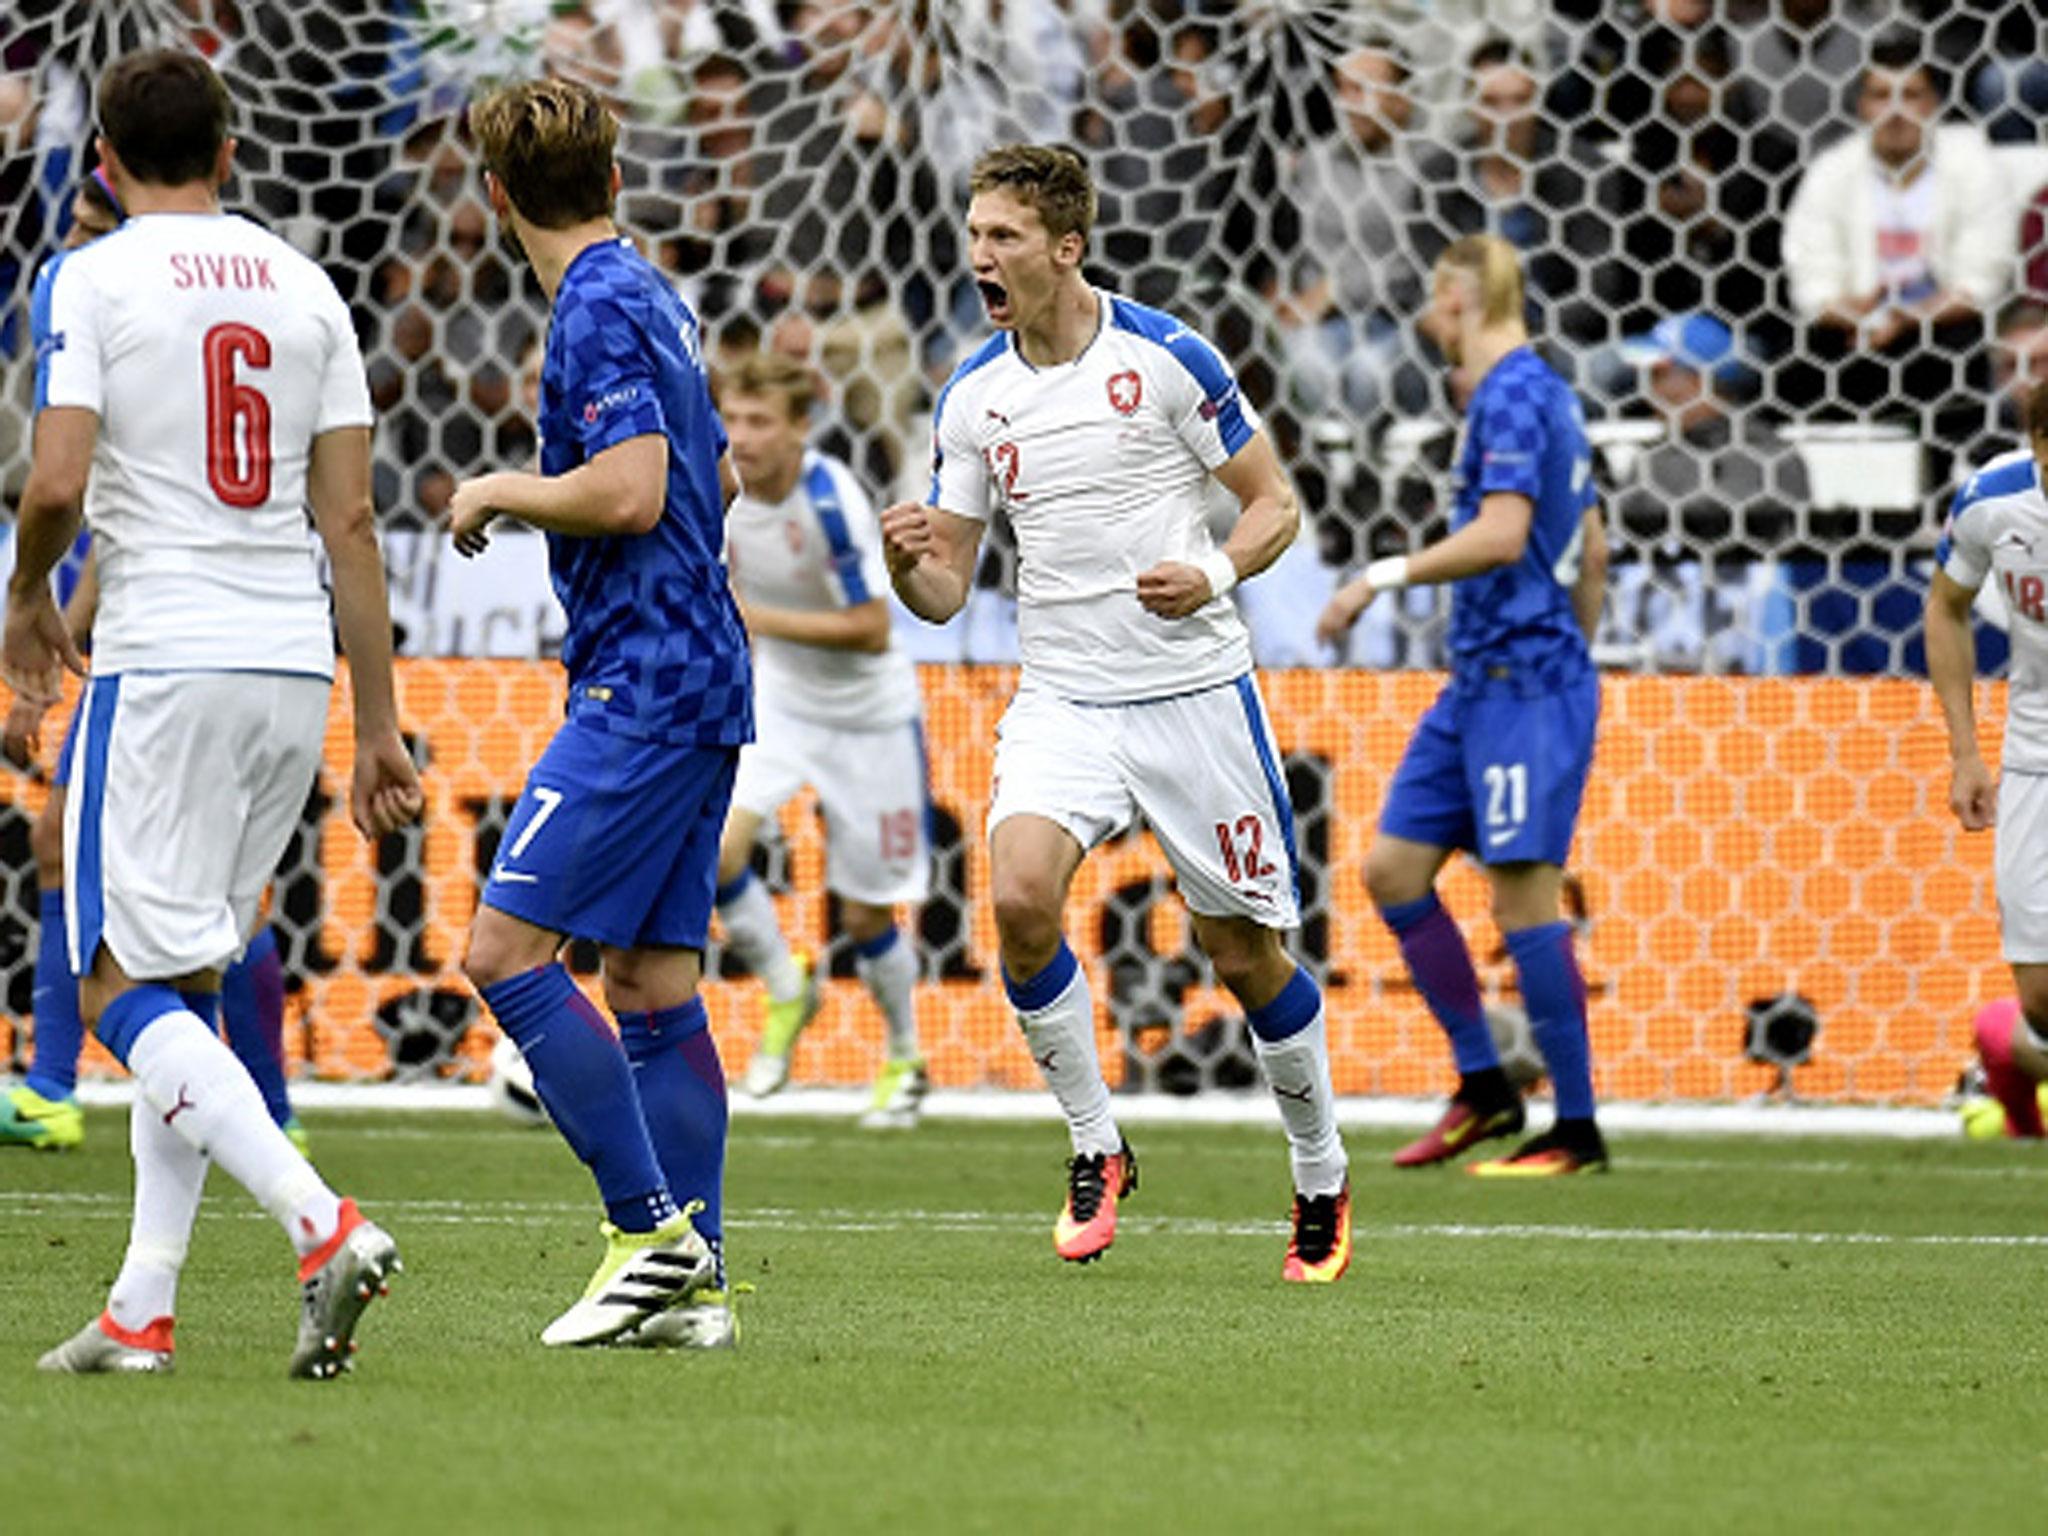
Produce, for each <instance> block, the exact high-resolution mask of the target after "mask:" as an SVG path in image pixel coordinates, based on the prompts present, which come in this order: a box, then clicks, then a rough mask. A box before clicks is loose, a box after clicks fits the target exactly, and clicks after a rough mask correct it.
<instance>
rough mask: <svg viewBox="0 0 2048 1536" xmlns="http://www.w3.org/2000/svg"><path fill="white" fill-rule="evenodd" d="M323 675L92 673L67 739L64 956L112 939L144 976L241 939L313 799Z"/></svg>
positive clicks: (87, 965)
mask: <svg viewBox="0 0 2048 1536" xmlns="http://www.w3.org/2000/svg"><path fill="white" fill-rule="evenodd" d="M328 686H329V685H328V682H327V679H325V678H324V677H309V676H305V675H303V674H299V673H284V672H129V673H121V674H115V675H113V676H101V677H94V678H92V679H91V680H90V681H89V682H88V683H87V684H86V689H85V697H84V699H83V700H82V701H81V702H80V705H79V728H78V730H77V731H76V732H75V733H74V736H73V740H72V744H71V761H70V764H69V766H70V771H71V789H70V795H69V797H68V799H67V800H66V801H65V805H64V895H65V899H66V901H67V902H68V904H69V910H70V914H71V934H70V940H71V970H72V973H73V974H74V975H84V974H85V973H86V972H87V971H89V970H90V969H91V967H92V962H93V956H94V954H95V953H96V952H97V950H98V948H99V946H100V944H101V943H103V942H104V943H105V944H106V946H107V948H108V950H109V951H111V952H112V954H113V956H114V959H115V960H116V961H118V962H119V963H120V966H121V969H122V970H124V971H126V972H127V973H128V975H130V976H131V977H133V978H135V979H136V980H138V981H163V980H169V979H171V978H173V977H178V976H185V975H189V974H190V973H192V972H194V971H204V970H210V969H213V968H215V967H218V966H224V965H226V964H228V963H229V962H230V961H232V960H233V959H234V958H235V956H237V955H239V954H240V953H241V952H242V946H243V943H244V942H245V941H246V940H247V939H248V937H249V932H250V930H251V929H252V928H253V927H254V926H255V921H256V914H257V911H258V908H259V906H260V905H261V902H262V899H263V888H264V886H265V885H267V884H269V882H270V877H271V875H272V873H273V872H274V871H275V870H276V868H277V861H278V860H279V859H280V858H282V857H283V856H284V849H285V844H286V843H287V842H288V841H290V839H291V835H292V829H293V828H294V827H296V826H297V825H298V823H299V817H300V815H301V813H303V811H304V810H305V807H306V795H307V792H308V791H309V790H311V788H312V787H313V777H314V775H315V774H316V773H317V772H318V771H319V768H320V748H321V743H322V740H323V738H324V736H325V735H326V731H327V695H328Z"/></svg>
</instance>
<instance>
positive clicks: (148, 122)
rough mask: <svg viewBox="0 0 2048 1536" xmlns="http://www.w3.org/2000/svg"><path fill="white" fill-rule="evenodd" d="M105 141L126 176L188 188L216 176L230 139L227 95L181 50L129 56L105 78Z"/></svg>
mask: <svg viewBox="0 0 2048 1536" xmlns="http://www.w3.org/2000/svg"><path fill="white" fill-rule="evenodd" d="M99 124H100V133H101V134H102V135H104V136H105V138H106V141H107V142H108V143H109V144H111V145H113V146H114V153H115V154H116V155H118V156H119V157H120V160H121V164H122V165H123V166H125V167H127V170H128V174H129V175H131V176H133V177H134V178H135V179H136V180H137V181H143V182H148V183H149V184H151V185H152V186H159V187H182V186H185V185H187V184H188V183H190V182H195V181H204V180H205V179H206V178H207V177H209V176H211V175H212V174H213V168H214V165H215V164H216V163H217V162H218V161H219V159H220V147H221V145H222V144H224V143H226V142H227V136H228V90H227V87H226V86H224V85H222V84H221V83H220V76H219V75H217V74H215V73H214V72H213V66H212V65H211V64H208V63H207V62H206V60H204V59H202V58H200V57H199V55H198V54H196V53H187V52H185V51H184V50H183V49H180V48H151V49H147V50H145V51H143V52H140V53H129V54H123V55H122V56H121V57H120V58H118V59H116V60H114V62H113V63H111V64H109V65H108V66H107V69H106V73H104V74H103V75H101V76H100V86H99Z"/></svg>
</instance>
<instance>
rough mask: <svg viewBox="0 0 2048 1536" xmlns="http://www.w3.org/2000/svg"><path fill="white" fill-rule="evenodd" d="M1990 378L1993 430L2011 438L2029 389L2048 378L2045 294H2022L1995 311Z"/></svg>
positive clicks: (2047, 299)
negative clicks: (1994, 392)
mask: <svg viewBox="0 0 2048 1536" xmlns="http://www.w3.org/2000/svg"><path fill="white" fill-rule="evenodd" d="M1991 378H1992V384H1993V386H1994V387H1995V388H1996V389H1997V391H1998V420H1997V422H1996V424H1995V430H1996V432H1997V435H1998V436H2000V437H2006V438H2010V437H2012V436H2014V435H2015V434H2017V433H2018V432H2019V430H2020V427H2021V424H2022V423H2023V422H2024V421H2025V419H2026V412H2025V410H2024V409H2023V407H2024V405H2025V403H2026V397H2027V393H2028V391H2030V390H2031V389H2032V388H2033V387H2034V386H2035V385H2036V384H2038V383H2040V382H2041V381H2042V380H2043V379H2048V296H2042V295H2038V294H2027V295H2023V296H2021V297H2019V298H2016V299H2013V300H2012V301H2010V302H2009V303H2008V304H2007V305H2006V306H2005V308H2003V309H2001V310H2000V311H1999V312H1998V333H1997V337H1996V339H1995V340H1994V341H1993V343H1992V346H1991ZM1981 456H1982V455H1979V457H1981Z"/></svg>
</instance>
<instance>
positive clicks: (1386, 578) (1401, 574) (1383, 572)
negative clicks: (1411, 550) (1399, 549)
mask: <svg viewBox="0 0 2048 1536" xmlns="http://www.w3.org/2000/svg"><path fill="white" fill-rule="evenodd" d="M1365 580H1366V584H1367V585H1368V586H1370V587H1371V588H1372V589H1373V591H1375V592H1391V591H1393V590H1394V588H1396V587H1405V586H1407V585H1408V557H1407V556H1406V555H1383V556H1382V557H1381V558H1379V559H1377V560H1375V561H1373V562H1372V563H1371V564H1370V565H1368V566H1366V568H1365Z"/></svg>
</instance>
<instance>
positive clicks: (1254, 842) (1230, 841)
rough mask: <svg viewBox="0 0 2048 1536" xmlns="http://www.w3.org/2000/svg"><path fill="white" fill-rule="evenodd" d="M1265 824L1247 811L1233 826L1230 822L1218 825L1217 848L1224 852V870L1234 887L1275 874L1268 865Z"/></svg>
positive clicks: (1218, 823) (1220, 822)
mask: <svg viewBox="0 0 2048 1536" xmlns="http://www.w3.org/2000/svg"><path fill="white" fill-rule="evenodd" d="M1265 836H1266V831H1265V823H1263V822H1261V821H1260V820H1259V818H1258V817H1256V816H1254V815H1252V814H1250V813H1249V812H1247V813H1246V814H1245V815H1243V816H1240V817H1238V818H1237V821H1236V822H1235V823H1234V824H1233V823H1231V822H1228V821H1219V822H1217V823H1216V846H1217V848H1219V849H1220V850H1221V851H1222V853H1223V870H1224V873H1226V874H1227V875H1229V876H1230V883H1231V884H1232V885H1242V884H1244V882H1245V881H1247V880H1263V879H1265V878H1266V877H1267V876H1268V875H1270V874H1272V873H1273V866H1272V865H1271V864H1270V863H1269V862H1267V860H1266V857H1265V854H1264V848H1265Z"/></svg>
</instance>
